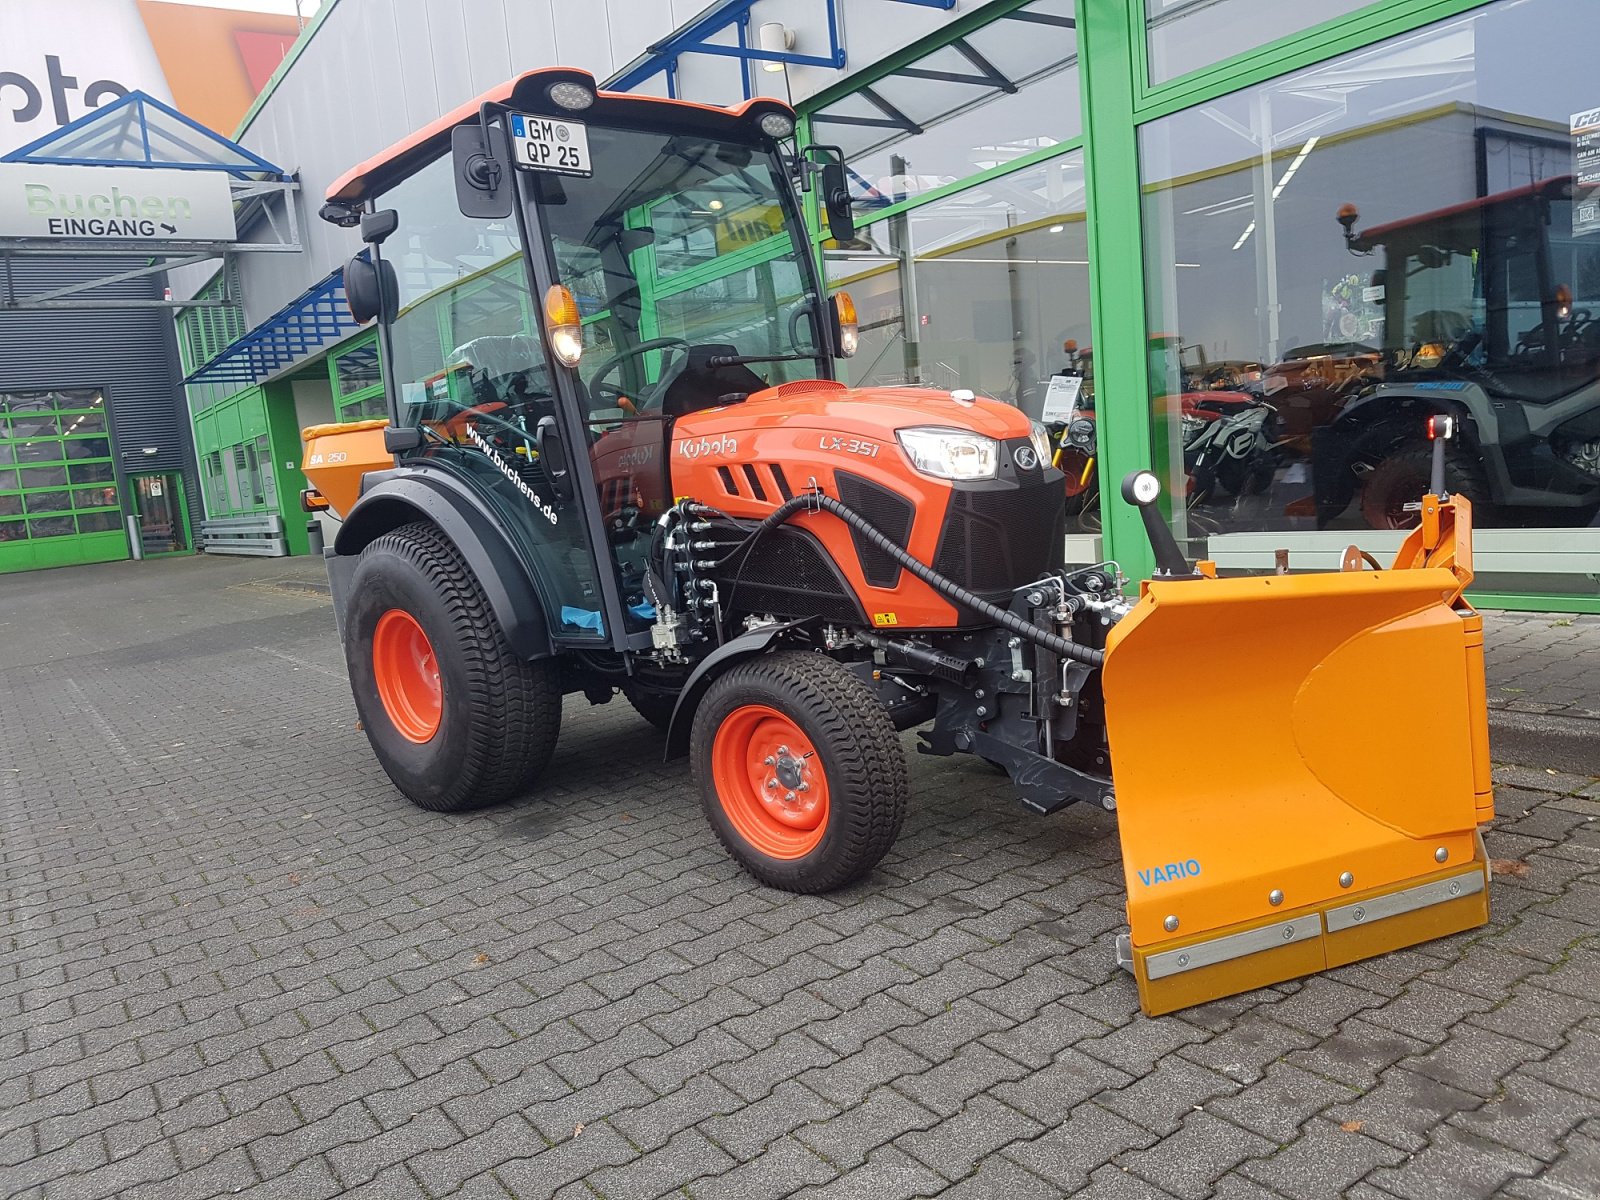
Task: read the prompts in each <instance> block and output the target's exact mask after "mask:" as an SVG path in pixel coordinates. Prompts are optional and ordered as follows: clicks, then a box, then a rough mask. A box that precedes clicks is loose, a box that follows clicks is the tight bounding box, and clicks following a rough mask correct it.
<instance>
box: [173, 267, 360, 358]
mask: <svg viewBox="0 0 1600 1200" xmlns="http://www.w3.org/2000/svg"><path fill="white" fill-rule="evenodd" d="M359 328H360V325H359V324H357V322H356V319H355V318H354V317H352V316H351V315H350V309H349V307H348V306H347V305H346V303H345V295H344V268H342V267H341V268H339V269H338V270H336V271H334V272H332V273H331V274H329V275H327V276H325V277H324V278H322V279H320V280H318V281H317V282H316V283H314V284H312V285H311V286H310V287H309V288H307V289H306V290H305V291H304V292H302V293H301V294H300V295H298V296H296V297H295V298H294V299H293V300H291V301H289V303H287V304H285V305H284V306H283V307H282V308H280V309H279V310H278V311H277V312H275V313H273V314H272V315H271V316H270V317H268V318H267V319H266V320H265V321H263V322H261V324H259V325H257V326H256V327H255V328H254V329H252V330H251V331H250V332H249V333H247V334H245V335H244V336H243V337H242V338H240V339H239V340H238V341H236V342H234V343H233V344H232V345H231V346H229V347H228V348H227V349H226V350H224V351H223V352H222V353H221V354H219V355H217V356H216V357H215V358H213V359H212V360H211V361H210V362H208V363H207V364H206V365H205V366H203V367H201V368H200V369H199V370H198V371H195V372H194V373H193V374H191V375H189V376H188V377H187V378H185V379H184V383H227V384H240V385H242V384H251V383H256V382H257V381H259V380H261V379H265V378H266V377H267V376H268V375H271V374H273V373H275V372H277V371H279V370H281V369H282V368H284V367H286V366H289V365H290V364H291V363H294V362H296V361H298V360H299V359H301V358H303V357H304V356H305V355H307V354H310V353H312V352H313V351H316V350H320V349H322V348H323V347H324V346H326V345H328V344H330V343H331V342H335V341H338V340H339V339H340V338H342V337H344V336H345V335H346V334H347V333H350V332H352V331H353V330H356V329H359Z"/></svg>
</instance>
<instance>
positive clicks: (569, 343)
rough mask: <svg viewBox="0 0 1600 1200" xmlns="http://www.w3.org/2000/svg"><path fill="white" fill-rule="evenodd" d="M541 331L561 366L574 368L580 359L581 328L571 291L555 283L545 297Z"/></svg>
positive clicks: (581, 349)
mask: <svg viewBox="0 0 1600 1200" xmlns="http://www.w3.org/2000/svg"><path fill="white" fill-rule="evenodd" d="M544 330H545V335H546V336H547V337H548V338H549V339H550V349H551V351H552V352H553V353H554V354H555V356H556V358H557V359H558V360H559V361H560V362H561V364H562V365H563V366H568V367H575V366H577V365H578V360H579V359H581V358H582V357H583V325H582V324H581V319H580V317H579V316H578V301H577V299H576V298H575V297H574V296H573V294H572V293H571V291H569V290H568V289H567V288H565V287H563V286H562V285H561V284H559V283H556V284H552V285H551V286H550V290H549V291H547V292H546V293H545V294H544Z"/></svg>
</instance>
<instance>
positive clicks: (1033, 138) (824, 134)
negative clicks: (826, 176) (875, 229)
mask: <svg viewBox="0 0 1600 1200" xmlns="http://www.w3.org/2000/svg"><path fill="white" fill-rule="evenodd" d="M1071 18H1072V4H1071V0H1039V2H1037V3H1034V4H1030V5H1026V6H1024V7H1023V8H1020V9H1017V10H1016V11H1014V12H1011V13H1007V14H1006V15H1004V16H1002V17H999V18H997V19H996V20H995V21H994V22H992V23H991V24H989V25H986V26H984V27H983V28H982V29H979V30H977V31H975V32H973V33H972V34H969V35H968V36H967V37H966V38H963V39H959V40H958V41H957V42H955V43H952V44H951V45H948V46H943V47H940V48H939V49H937V50H935V51H933V52H931V53H930V54H928V55H925V56H924V57H923V58H921V59H919V60H917V61H916V62H914V63H912V64H910V66H909V67H907V68H902V69H901V70H899V71H896V72H891V73H890V74H888V75H886V76H884V77H883V78H882V79H879V80H877V81H875V82H873V83H871V84H869V85H867V86H865V87H863V88H862V89H861V91H860V92H858V93H857V94H855V95H853V96H850V97H848V98H847V99H845V100H842V101H840V102H838V103H836V104H831V105H829V106H828V107H827V108H825V109H823V110H821V111H819V112H817V113H814V114H812V121H813V125H814V129H815V131H816V134H817V137H818V139H819V140H821V141H828V142H837V143H839V144H840V145H841V146H842V147H843V148H844V150H845V155H846V159H847V161H848V163H849V167H850V172H851V181H850V182H851V192H852V195H853V196H854V197H855V201H856V206H857V212H858V214H859V215H860V216H861V217H862V218H865V217H868V216H870V214H871V212H872V211H873V210H874V209H877V208H884V207H887V206H888V205H890V204H893V203H896V202H898V201H901V200H905V199H907V198H909V197H913V196H916V195H919V194H920V193H923V192H926V191H930V190H932V189H934V188H937V187H942V186H944V185H946V184H949V183H952V182H955V181H956V180H959V179H963V178H965V177H967V176H969V175H974V174H977V173H978V172H980V171H986V170H989V169H991V168H993V167H996V166H1000V165H1003V164H1005V163H1008V162H1011V161H1012V160H1014V159H1016V158H1019V157H1021V156H1022V155H1025V154H1029V153H1031V152H1033V151H1035V150H1039V149H1041V148H1043V147H1048V146H1054V145H1058V144H1059V143H1060V142H1062V141H1064V140H1066V139H1069V138H1074V137H1077V136H1078V134H1079V133H1080V132H1081V131H1082V123H1081V120H1080V116H1079V106H1078V72H1077V58H1078V47H1077V33H1076V30H1075V29H1074V28H1073V27H1072V25H1071ZM930 73H931V75H932V76H933V77H930ZM990 74H993V75H996V76H998V77H999V78H1000V79H1003V80H1004V81H1006V82H1008V83H1010V84H1013V85H1015V90H1013V91H1009V92H1008V91H1006V90H1004V89H1003V88H1002V87H997V86H990V85H986V84H981V83H975V82H972V80H974V79H976V78H980V77H985V76H988V75H990ZM939 75H944V76H948V78H938V77H937V76H939ZM913 128H920V130H921V132H920V133H913V132H912V130H913Z"/></svg>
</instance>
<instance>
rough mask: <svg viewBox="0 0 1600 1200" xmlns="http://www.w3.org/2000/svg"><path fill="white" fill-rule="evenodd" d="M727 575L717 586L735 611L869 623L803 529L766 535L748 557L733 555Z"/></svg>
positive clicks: (812, 539) (815, 542) (779, 530)
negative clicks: (865, 621) (864, 621)
mask: <svg viewBox="0 0 1600 1200" xmlns="http://www.w3.org/2000/svg"><path fill="white" fill-rule="evenodd" d="M727 571H728V574H727V575H726V576H723V577H722V578H720V579H719V580H718V582H719V585H720V587H721V591H722V594H723V595H724V596H725V597H727V598H728V599H727V604H728V607H729V609H730V611H732V612H735V613H772V614H773V615H774V616H793V617H803V616H813V615H814V616H817V617H820V618H821V619H822V620H824V621H840V622H844V623H847V624H850V623H859V622H861V621H862V620H863V619H864V618H863V616H862V613H861V606H860V605H859V604H857V603H856V601H855V597H854V595H853V594H852V593H851V591H850V587H849V585H848V584H847V583H846V582H845V580H844V579H843V577H841V576H840V574H839V572H838V570H837V569H836V568H835V567H834V566H833V564H832V563H831V562H829V561H828V557H827V555H826V554H825V553H824V552H823V550H822V547H821V546H819V545H818V544H817V541H816V539H815V538H813V537H812V536H811V535H810V534H808V533H805V532H804V531H803V530H799V529H789V528H787V527H785V526H779V527H778V528H777V529H774V530H771V531H770V532H768V533H765V534H763V535H762V536H761V537H760V538H758V539H757V540H756V543H755V546H754V548H753V549H752V550H751V551H750V553H749V554H748V555H742V554H735V555H734V556H733V560H732V561H731V562H730V563H729V564H728V568H727Z"/></svg>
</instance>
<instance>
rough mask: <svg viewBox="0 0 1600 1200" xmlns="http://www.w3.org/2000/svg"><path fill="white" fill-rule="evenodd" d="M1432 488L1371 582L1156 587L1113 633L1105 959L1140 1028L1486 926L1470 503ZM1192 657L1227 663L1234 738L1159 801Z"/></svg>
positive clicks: (1187, 710)
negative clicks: (1132, 993)
mask: <svg viewBox="0 0 1600 1200" xmlns="http://www.w3.org/2000/svg"><path fill="white" fill-rule="evenodd" d="M1436 444H1437V445H1441V446H1442V445H1443V443H1442V442H1438V443H1436ZM1442 492H1443V487H1442V485H1440V484H1439V483H1437V481H1436V483H1435V488H1434V491H1433V492H1432V493H1430V494H1429V495H1428V496H1426V497H1425V498H1424V499H1423V501H1422V506H1421V525H1420V527H1419V528H1417V529H1416V530H1414V531H1413V532H1412V534H1411V536H1410V538H1409V539H1408V540H1407V541H1406V543H1405V545H1404V546H1403V547H1402V549H1401V550H1400V552H1399V554H1398V555H1397V556H1396V558H1395V561H1394V563H1393V564H1392V566H1391V567H1390V568H1389V569H1387V570H1379V569H1368V568H1369V565H1370V566H1371V567H1376V565H1377V564H1376V563H1374V562H1372V560H1371V558H1370V556H1367V555H1363V554H1362V553H1361V552H1360V551H1359V550H1356V549H1355V548H1354V547H1352V548H1351V549H1350V550H1348V551H1346V553H1345V556H1344V570H1342V571H1339V572H1336V573H1329V574H1307V575H1279V576H1266V577H1255V578H1242V579H1215V578H1207V577H1205V576H1204V575H1200V576H1197V577H1193V578H1187V579H1161V578H1159V577H1158V578H1157V579H1155V580H1152V581H1149V582H1147V583H1146V584H1145V585H1144V589H1143V594H1142V597H1141V599H1140V601H1139V603H1138V605H1137V606H1136V607H1135V608H1134V610H1133V612H1131V613H1130V614H1129V615H1128V616H1127V617H1126V618H1124V619H1123V620H1122V621H1121V622H1119V623H1118V624H1117V626H1116V627H1115V628H1114V630H1113V631H1112V633H1111V636H1110V638H1109V639H1108V645H1107V655H1106V664H1105V669H1104V684H1105V696H1106V711H1107V727H1108V733H1109V740H1110V744H1111V759H1112V772H1113V776H1114V779H1115V782H1116V788H1117V816H1118V823H1119V825H1120V832H1121V841H1122V859H1123V872H1124V875H1125V877H1126V879H1127V887H1128V917H1129V923H1130V926H1131V932H1130V934H1129V935H1127V939H1126V942H1125V944H1124V947H1123V952H1122V955H1121V957H1122V958H1123V961H1124V964H1125V965H1127V966H1129V967H1131V969H1132V971H1133V973H1134V976H1135V978H1136V979H1137V981H1138V985H1139V998H1140V1003H1141V1005H1142V1006H1143V1008H1144V1010H1145V1011H1146V1012H1147V1013H1149V1014H1151V1015H1154V1014H1158V1013H1164V1012H1171V1011H1173V1010H1174V1009H1179V1008H1184V1007H1186V1006H1188V1005H1191V1004H1196V1003H1200V1002H1202V1001H1205V1000H1211V999H1215V998H1217V997H1219V996H1226V995H1232V994H1234V993H1236V992H1241V991H1246V990H1249V989H1251V988H1256V987H1261V986H1263V985H1265V984H1269V983H1274V982H1278V981H1280V980H1285V979H1291V978H1294V977H1296V976H1300V975H1306V974H1310V973H1312V972H1315V971H1320V970H1323V969H1324V968H1327V967H1336V966H1341V965H1343V964H1345V963H1349V962H1354V961H1356V960H1358V959H1363V958H1369V957H1371V956H1373V955H1376V954H1381V953H1384V952H1385V951H1389V950H1394V949H1397V948H1399V947H1401V946H1409V945H1414V944H1416V943H1418V942H1423V941H1427V940H1428V939H1430V938H1435V937H1442V936H1445V935H1447V934H1451V933H1458V932H1460V931H1461V930H1463V929H1471V928H1473V927H1475V926H1478V925H1482V924H1484V923H1485V922H1486V921H1487V920H1488V917H1489V909H1488V869H1487V863H1486V859H1485V856H1484V851H1483V842H1482V840H1481V838H1480V837H1479V835H1478V826H1479V825H1480V824H1481V823H1483V822H1486V821H1488V820H1489V819H1491V818H1492V817H1493V815H1494V808H1493V797H1492V794H1491V790H1490V779H1489V744H1488V717H1487V711H1486V707H1485V692H1484V673H1483V672H1484V667H1483V621H1482V618H1481V617H1480V616H1479V615H1478V614H1477V613H1476V612H1474V611H1473V610H1472V609H1471V608H1470V607H1469V606H1468V605H1467V604H1466V602H1465V601H1464V600H1463V598H1462V591H1463V589H1464V588H1465V587H1466V586H1467V584H1468V583H1469V582H1470V581H1471V579H1472V546H1471V536H1472V534H1471V530H1472V507H1471V504H1470V502H1469V501H1468V500H1467V499H1466V498H1465V497H1462V496H1454V497H1451V496H1446V495H1442V494H1441V493H1442ZM1146 511H1150V510H1149V509H1148V508H1147V509H1146ZM1147 524H1148V522H1147ZM1202 646H1203V647H1205V651H1206V655H1207V657H1208V658H1209V659H1211V660H1212V661H1218V662H1225V663H1228V664H1229V709H1230V711H1231V712H1232V713H1233V720H1232V728H1233V730H1234V736H1232V738H1231V739H1230V740H1229V741H1228V743H1227V744H1226V749H1225V750H1222V751H1219V752H1218V753H1217V754H1216V756H1215V757H1214V758H1212V759H1211V760H1210V761H1208V762H1207V763H1206V764H1205V769H1204V770H1196V771H1194V772H1192V773H1191V774H1189V775H1188V776H1186V777H1185V778H1184V780H1183V782H1182V783H1181V784H1179V785H1176V786H1175V784H1174V772H1173V751H1174V747H1173V740H1172V731H1173V730H1175V729H1182V728H1185V727H1186V726H1187V725H1189V724H1191V723H1192V722H1191V720H1190V718H1191V716H1192V711H1193V709H1192V706H1193V704H1194V695H1193V691H1192V689H1191V687H1190V686H1189V685H1188V684H1187V682H1186V680H1185V679H1184V677H1183V673H1182V670H1181V665H1180V664H1182V663H1183V662H1184V661H1185V660H1186V659H1190V658H1192V657H1193V655H1194V653H1195V649H1196V647H1202Z"/></svg>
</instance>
